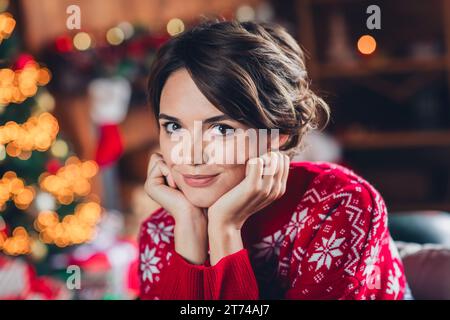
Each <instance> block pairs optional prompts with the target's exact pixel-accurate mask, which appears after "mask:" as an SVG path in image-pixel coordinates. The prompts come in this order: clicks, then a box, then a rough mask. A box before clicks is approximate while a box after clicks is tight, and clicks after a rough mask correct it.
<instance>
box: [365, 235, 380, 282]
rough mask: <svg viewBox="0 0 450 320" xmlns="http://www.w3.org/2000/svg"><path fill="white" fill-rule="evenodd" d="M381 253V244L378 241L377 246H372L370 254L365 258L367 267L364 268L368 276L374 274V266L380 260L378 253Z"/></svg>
mask: <svg viewBox="0 0 450 320" xmlns="http://www.w3.org/2000/svg"><path fill="white" fill-rule="evenodd" d="M379 253H380V244H379V243H377V244H376V245H375V246H373V247H371V248H370V256H369V257H367V258H366V260H364V262H365V264H366V268H365V269H364V272H363V275H366V276H367V277H368V276H370V275H371V274H372V270H373V266H374V265H375V263H376V262H377V260H378V254H379Z"/></svg>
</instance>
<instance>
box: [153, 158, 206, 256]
mask: <svg viewBox="0 0 450 320" xmlns="http://www.w3.org/2000/svg"><path fill="white" fill-rule="evenodd" d="M145 191H146V192H147V194H148V195H149V196H150V198H152V199H153V200H154V201H156V202H157V203H158V204H160V205H161V206H162V207H163V208H164V209H165V210H166V211H167V212H168V213H170V215H171V216H172V217H173V218H174V220H175V228H174V237H175V251H176V252H177V253H179V254H180V255H181V256H183V257H184V258H185V259H186V260H188V261H189V262H191V263H194V264H203V263H204V262H205V260H206V259H207V256H208V252H207V250H208V226H207V222H208V218H207V214H206V212H204V211H203V210H202V209H201V208H198V207H196V206H194V205H193V204H192V203H190V202H189V201H188V200H187V199H186V197H185V196H184V194H183V193H182V192H181V191H180V190H179V189H178V188H177V185H176V184H175V181H174V179H173V177H172V175H171V173H170V169H169V167H168V166H167V164H166V163H165V162H164V159H163V158H162V156H161V155H160V154H158V153H154V154H152V156H151V157H150V162H149V165H148V171H147V181H146V182H145Z"/></svg>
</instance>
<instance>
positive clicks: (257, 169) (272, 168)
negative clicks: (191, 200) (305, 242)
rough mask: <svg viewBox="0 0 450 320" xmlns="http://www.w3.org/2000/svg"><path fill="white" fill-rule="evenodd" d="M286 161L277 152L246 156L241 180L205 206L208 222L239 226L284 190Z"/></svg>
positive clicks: (279, 195)
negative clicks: (252, 156) (244, 174)
mask: <svg viewBox="0 0 450 320" xmlns="http://www.w3.org/2000/svg"><path fill="white" fill-rule="evenodd" d="M289 162H290V160H289V157H288V156H286V155H284V154H282V153H280V152H269V153H267V154H264V155H263V156H261V157H258V158H252V159H249V160H248V161H247V167H246V177H245V179H244V180H242V181H241V183H239V184H238V185H237V186H236V187H234V188H233V189H231V190H230V191H228V192H227V193H226V194H224V195H223V196H222V197H220V198H219V199H218V200H217V201H216V202H215V203H214V204H213V205H212V206H211V207H210V208H209V209H208V220H209V223H210V224H212V225H214V224H219V225H226V226H229V227H233V228H235V229H241V228H242V226H243V224H244V222H245V221H246V220H247V219H248V218H249V217H250V216H251V215H252V214H254V213H255V212H257V211H259V210H261V209H263V208H264V207H266V206H267V205H269V204H270V203H271V202H273V201H275V200H276V199H278V198H280V197H281V196H282V195H283V194H284V193H285V191H286V182H287V177H288V174H289Z"/></svg>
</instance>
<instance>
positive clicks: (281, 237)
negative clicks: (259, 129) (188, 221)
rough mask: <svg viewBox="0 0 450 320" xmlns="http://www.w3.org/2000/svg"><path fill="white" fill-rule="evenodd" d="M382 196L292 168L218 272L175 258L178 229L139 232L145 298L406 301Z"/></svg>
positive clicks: (159, 224)
mask: <svg viewBox="0 0 450 320" xmlns="http://www.w3.org/2000/svg"><path fill="white" fill-rule="evenodd" d="M387 218H388V217H387V209H386V206H385V203H384V200H383V199H382V197H381V195H380V194H379V192H378V191H377V190H376V189H375V188H374V187H373V186H372V185H371V184H370V183H369V182H367V181H366V180H364V179H363V178H361V177H360V176H358V175H357V174H355V173H354V172H353V171H351V170H350V169H347V168H345V167H343V166H341V165H338V164H333V163H328V162H314V163H313V162H293V163H291V165H290V172H289V177H288V182H287V191H286V193H285V194H284V195H283V196H282V197H281V198H280V199H278V200H276V201H274V202H273V203H271V204H270V205H269V206H267V207H266V208H264V209H263V210H261V211H260V212H258V213H256V214H254V215H253V216H251V217H250V218H249V219H248V220H247V222H246V223H245V224H244V227H243V228H242V230H241V233H242V239H243V243H244V249H242V250H240V251H239V252H236V253H233V254H231V255H229V256H227V257H224V258H222V259H221V260H220V261H219V262H218V263H217V264H216V265H214V266H210V264H209V261H207V262H206V263H205V264H204V265H202V266H198V265H192V264H190V263H189V262H187V261H186V260H184V258H183V257H181V256H180V255H179V254H178V253H177V252H176V251H175V250H174V235H173V228H174V220H173V218H172V217H171V215H170V214H169V213H168V212H167V211H165V210H164V209H162V208H161V209H159V210H157V211H155V212H154V213H153V214H152V215H151V216H150V217H149V218H148V219H147V220H146V221H145V222H144V223H143V224H142V227H141V232H140V268H139V276H140V277H139V278H140V280H141V295H140V297H141V299H258V298H259V299H358V300H366V299H367V300H369V299H402V298H403V295H404V291H405V286H406V280H405V276H404V271H403V265H402V262H401V259H400V257H399V255H398V251H397V249H396V247H395V244H394V243H393V240H392V238H391V236H390V234H389V231H388V228H387Z"/></svg>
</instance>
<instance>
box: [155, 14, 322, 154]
mask: <svg viewBox="0 0 450 320" xmlns="http://www.w3.org/2000/svg"><path fill="white" fill-rule="evenodd" d="M181 68H186V69H187V71H188V72H189V73H190V75H191V77H192V79H193V81H194V82H195V84H196V85H197V87H198V88H199V90H200V91H201V92H202V93H203V95H204V96H205V97H206V98H207V99H208V100H209V101H210V102H211V103H212V104H213V105H214V106H215V107H216V108H217V109H219V110H220V111H222V112H223V113H224V114H226V115H228V116H229V117H231V118H233V119H235V120H237V121H240V122H242V123H244V124H246V125H248V126H250V127H252V128H258V129H260V128H265V129H279V132H280V134H288V135H289V139H288V140H287V142H286V143H285V144H284V145H283V146H281V147H280V150H282V151H289V152H287V153H288V154H290V155H292V153H293V152H295V151H296V149H297V148H298V147H299V146H300V143H301V138H302V137H303V135H304V134H305V133H306V132H307V131H308V130H310V129H313V128H314V129H323V128H324V127H325V126H326V124H327V123H328V121H329V117H330V110H329V107H328V105H327V104H326V103H325V102H324V101H323V100H322V99H321V98H320V97H318V96H317V95H316V94H314V92H312V90H311V89H310V88H309V79H308V77H307V73H306V68H305V61H304V54H303V51H302V49H301V48H300V46H299V45H298V44H297V42H296V41H295V40H294V39H293V38H292V36H291V35H289V34H288V33H287V31H286V30H285V29H284V28H282V27H281V26H279V25H274V24H267V23H255V22H242V23H241V22H237V21H211V20H210V21H206V22H203V23H201V24H199V25H197V26H195V27H193V28H192V29H189V30H187V31H185V32H183V33H180V34H178V35H176V36H175V37H173V38H172V39H170V40H169V41H168V42H167V43H165V44H164V45H163V46H162V47H161V48H160V49H159V51H158V53H157V57H156V60H155V61H154V62H153V65H152V68H151V73H150V79H149V82H148V93H149V100H150V104H151V107H152V108H153V112H154V114H155V116H156V118H158V116H159V102H160V97H161V92H162V89H163V86H164V84H165V82H166V80H167V79H168V77H169V76H170V75H171V74H172V73H173V72H175V71H176V70H178V69H181Z"/></svg>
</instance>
